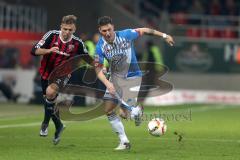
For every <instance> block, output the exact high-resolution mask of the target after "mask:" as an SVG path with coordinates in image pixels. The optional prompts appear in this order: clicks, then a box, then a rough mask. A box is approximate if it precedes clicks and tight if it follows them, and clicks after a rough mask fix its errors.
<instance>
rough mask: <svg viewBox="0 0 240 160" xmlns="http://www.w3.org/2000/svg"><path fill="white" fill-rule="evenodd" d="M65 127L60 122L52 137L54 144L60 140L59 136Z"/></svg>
mask: <svg viewBox="0 0 240 160" xmlns="http://www.w3.org/2000/svg"><path fill="white" fill-rule="evenodd" d="M65 128H66V126H65V125H63V124H62V125H61V127H60V128H58V129H57V130H56V132H55V134H54V138H53V144H54V145H57V144H58V143H59V142H60V136H61V134H62V132H63V130H64V129H65Z"/></svg>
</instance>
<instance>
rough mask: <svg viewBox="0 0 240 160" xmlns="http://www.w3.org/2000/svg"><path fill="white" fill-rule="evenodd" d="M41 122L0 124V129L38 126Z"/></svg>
mask: <svg viewBox="0 0 240 160" xmlns="http://www.w3.org/2000/svg"><path fill="white" fill-rule="evenodd" d="M40 124H41V123H39V122H34V123H21V124H10V125H0V129H2V128H18V127H32V126H38V125H40Z"/></svg>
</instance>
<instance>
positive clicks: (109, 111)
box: [104, 108, 114, 116]
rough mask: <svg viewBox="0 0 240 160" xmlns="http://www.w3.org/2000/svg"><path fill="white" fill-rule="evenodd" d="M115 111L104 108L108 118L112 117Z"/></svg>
mask: <svg viewBox="0 0 240 160" xmlns="http://www.w3.org/2000/svg"><path fill="white" fill-rule="evenodd" d="M113 112H114V111H113V110H111V109H109V108H104V113H105V114H106V115H107V116H108V115H111V114H112V113H113Z"/></svg>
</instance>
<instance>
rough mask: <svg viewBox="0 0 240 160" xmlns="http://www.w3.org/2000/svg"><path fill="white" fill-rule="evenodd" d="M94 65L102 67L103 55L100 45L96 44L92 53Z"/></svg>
mask: <svg viewBox="0 0 240 160" xmlns="http://www.w3.org/2000/svg"><path fill="white" fill-rule="evenodd" d="M94 63H95V67H103V65H104V55H103V52H102V49H101V47H100V46H99V44H97V46H96V49H95V55H94Z"/></svg>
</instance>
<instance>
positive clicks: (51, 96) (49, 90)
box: [46, 86, 57, 99]
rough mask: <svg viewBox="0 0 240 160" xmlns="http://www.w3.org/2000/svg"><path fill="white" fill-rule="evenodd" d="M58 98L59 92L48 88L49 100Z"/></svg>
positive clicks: (47, 95)
mask: <svg viewBox="0 0 240 160" xmlns="http://www.w3.org/2000/svg"><path fill="white" fill-rule="evenodd" d="M56 96H57V90H56V89H54V88H52V87H51V86H48V87H47V90H46V97H47V99H55V98H56Z"/></svg>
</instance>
